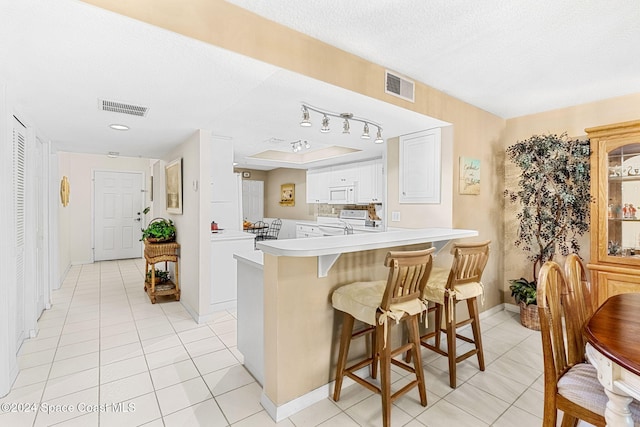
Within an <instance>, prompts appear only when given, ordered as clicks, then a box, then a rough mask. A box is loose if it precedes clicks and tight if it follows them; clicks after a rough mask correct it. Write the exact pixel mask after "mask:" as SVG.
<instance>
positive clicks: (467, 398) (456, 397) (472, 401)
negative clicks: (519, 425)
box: [444, 384, 509, 424]
mask: <svg viewBox="0 0 640 427" xmlns="http://www.w3.org/2000/svg"><path fill="white" fill-rule="evenodd" d="M444 400H446V401H447V402H449V403H451V404H452V405H455V406H457V407H458V408H460V409H464V410H465V411H466V412H468V413H470V414H471V415H473V416H475V417H476V418H479V419H481V420H482V421H484V422H485V423H487V424H491V423H493V422H494V421H495V420H497V419H498V418H499V417H500V415H501V414H502V413H503V412H504V411H506V409H507V408H508V407H509V403H507V402H505V401H504V400H501V399H498V398H497V397H495V396H493V395H491V394H489V393H487V392H485V391H482V390H480V389H479V388H477V387H474V386H472V385H471V384H462V385H461V386H459V387H458V388H456V389H455V390H454V391H453V392H451V393H449V394H448V395H447V396H445V397H444Z"/></svg>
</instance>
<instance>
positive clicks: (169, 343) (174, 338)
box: [142, 334, 182, 354]
mask: <svg viewBox="0 0 640 427" xmlns="http://www.w3.org/2000/svg"><path fill="white" fill-rule="evenodd" d="M176 346H182V341H180V338H178V335H177V334H171V335H164V336H161V337H156V338H149V339H146V340H143V341H142V349H143V351H144V352H145V354H149V353H155V352H156V351H160V350H166V349H168V348H171V347H176Z"/></svg>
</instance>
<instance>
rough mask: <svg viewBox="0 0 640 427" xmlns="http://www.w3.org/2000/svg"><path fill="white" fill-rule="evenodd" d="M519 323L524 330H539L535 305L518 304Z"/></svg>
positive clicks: (538, 317)
mask: <svg viewBox="0 0 640 427" xmlns="http://www.w3.org/2000/svg"><path fill="white" fill-rule="evenodd" d="M520 323H522V326H524V327H525V328H529V329H533V330H534V331H539V330H540V316H539V315H538V306H537V305H535V304H529V305H526V304H525V303H523V302H521V303H520Z"/></svg>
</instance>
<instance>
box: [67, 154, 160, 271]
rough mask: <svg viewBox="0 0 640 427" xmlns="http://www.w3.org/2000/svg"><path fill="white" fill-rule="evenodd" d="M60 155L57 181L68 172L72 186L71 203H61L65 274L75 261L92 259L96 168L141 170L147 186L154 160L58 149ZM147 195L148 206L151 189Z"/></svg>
mask: <svg viewBox="0 0 640 427" xmlns="http://www.w3.org/2000/svg"><path fill="white" fill-rule="evenodd" d="M57 157H58V182H60V179H62V176H64V175H66V176H67V177H68V178H69V187H70V194H69V205H68V206H66V207H63V206H62V204H60V203H58V218H59V228H58V233H59V244H58V248H59V258H58V268H59V271H60V274H61V275H62V276H64V274H65V272H66V271H67V269H68V267H69V266H70V265H72V264H86V263H91V262H93V215H92V206H93V171H94V170H110V171H134V172H142V173H144V175H145V181H144V182H145V187H148V185H149V184H148V183H149V179H148V177H149V171H150V167H151V164H152V161H151V160H149V159H141V158H137V157H118V158H109V157H107V156H106V155H95V154H77V153H67V152H58V153H57ZM146 190H149V189H148V188H146ZM145 195H146V197H145V206H148V205H149V203H150V202H149V192H148V191H147V192H146V193H145Z"/></svg>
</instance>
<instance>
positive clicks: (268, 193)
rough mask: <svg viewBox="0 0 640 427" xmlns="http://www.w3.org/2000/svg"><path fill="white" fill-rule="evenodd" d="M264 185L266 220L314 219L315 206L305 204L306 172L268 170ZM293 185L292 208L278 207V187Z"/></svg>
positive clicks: (283, 169)
mask: <svg viewBox="0 0 640 427" xmlns="http://www.w3.org/2000/svg"><path fill="white" fill-rule="evenodd" d="M268 177H269V178H268V180H267V181H266V182H265V185H264V216H265V217H267V218H286V219H302V220H314V219H315V205H313V204H307V171H306V170H302V169H289V168H279V169H273V170H270V171H269V173H268ZM282 184H294V185H295V198H296V203H295V205H294V206H280V186H281V185H282Z"/></svg>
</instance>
